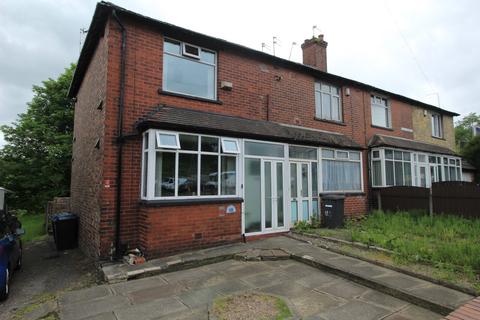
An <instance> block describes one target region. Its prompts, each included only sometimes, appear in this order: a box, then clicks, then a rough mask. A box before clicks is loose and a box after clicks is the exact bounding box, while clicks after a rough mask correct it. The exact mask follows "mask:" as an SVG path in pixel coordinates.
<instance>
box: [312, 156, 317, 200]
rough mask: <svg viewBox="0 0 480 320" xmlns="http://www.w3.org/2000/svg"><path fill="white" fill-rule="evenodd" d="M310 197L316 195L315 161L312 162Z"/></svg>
mask: <svg viewBox="0 0 480 320" xmlns="http://www.w3.org/2000/svg"><path fill="white" fill-rule="evenodd" d="M312 197H318V172H317V163H316V162H312Z"/></svg>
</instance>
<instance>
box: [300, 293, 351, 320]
mask: <svg viewBox="0 0 480 320" xmlns="http://www.w3.org/2000/svg"><path fill="white" fill-rule="evenodd" d="M291 302H292V304H293V306H294V307H295V310H296V312H297V314H298V315H299V316H300V317H301V318H302V319H303V318H305V317H311V316H314V315H315V314H318V313H320V312H323V311H324V310H327V309H331V308H335V307H338V306H340V305H343V304H344V303H345V302H346V301H345V300H343V299H342V300H339V299H335V298H334V297H332V296H330V295H328V294H325V293H321V292H316V291H308V292H305V293H304V294H301V295H299V296H297V297H294V298H292V299H291Z"/></svg>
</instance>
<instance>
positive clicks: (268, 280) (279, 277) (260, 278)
mask: <svg viewBox="0 0 480 320" xmlns="http://www.w3.org/2000/svg"><path fill="white" fill-rule="evenodd" d="M288 276H289V273H288V272H285V271H283V270H280V271H276V272H263V273H256V274H252V275H248V276H245V277H242V278H240V279H241V280H242V281H243V282H245V283H247V284H248V285H249V286H250V287H252V288H261V287H266V286H271V285H274V284H279V283H282V282H284V281H285V279H286V278H287V277H288Z"/></svg>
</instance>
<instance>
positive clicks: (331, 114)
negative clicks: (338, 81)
mask: <svg viewBox="0 0 480 320" xmlns="http://www.w3.org/2000/svg"><path fill="white" fill-rule="evenodd" d="M315 116H316V117H317V118H319V119H324V120H332V121H340V122H341V121H342V108H341V101H340V88H339V87H336V86H332V85H329V84H327V83H324V82H316V83H315Z"/></svg>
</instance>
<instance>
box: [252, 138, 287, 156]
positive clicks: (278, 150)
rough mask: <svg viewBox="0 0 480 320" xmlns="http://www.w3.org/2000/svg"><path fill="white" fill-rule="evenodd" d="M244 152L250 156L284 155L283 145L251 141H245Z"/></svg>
mask: <svg viewBox="0 0 480 320" xmlns="http://www.w3.org/2000/svg"><path fill="white" fill-rule="evenodd" d="M245 154H248V155H252V156H271V157H280V158H283V157H284V152H283V145H280V144H270V143H260V142H253V141H247V142H245Z"/></svg>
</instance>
